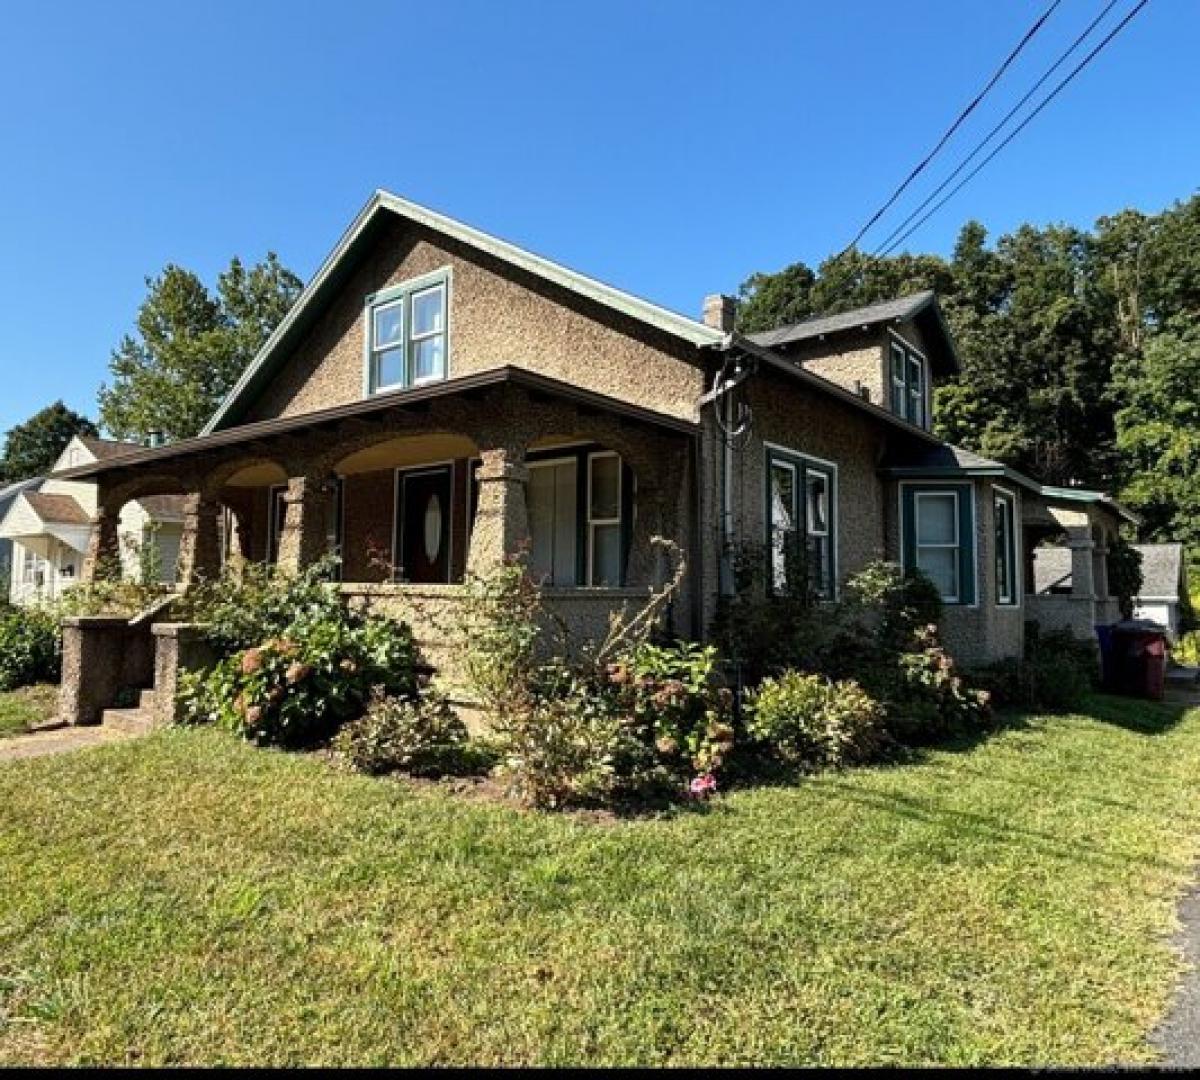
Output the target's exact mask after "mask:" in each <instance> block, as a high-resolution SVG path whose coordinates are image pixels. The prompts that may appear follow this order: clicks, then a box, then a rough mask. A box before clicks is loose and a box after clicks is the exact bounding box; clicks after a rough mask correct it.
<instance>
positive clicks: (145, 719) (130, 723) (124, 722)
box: [100, 706, 154, 735]
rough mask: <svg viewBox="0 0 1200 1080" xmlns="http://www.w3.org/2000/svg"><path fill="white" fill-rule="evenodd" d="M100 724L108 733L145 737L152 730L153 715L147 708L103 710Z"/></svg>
mask: <svg viewBox="0 0 1200 1080" xmlns="http://www.w3.org/2000/svg"><path fill="white" fill-rule="evenodd" d="M100 723H101V725H102V726H104V727H106V728H107V729H108V730H109V731H119V732H121V733H122V734H125V735H147V734H149V733H150V732H151V731H153V730H154V713H153V712H151V711H150V709H148V708H144V707H142V706H138V707H137V708H136V709H105V710H104V712H103V713H102V714H101V718H100Z"/></svg>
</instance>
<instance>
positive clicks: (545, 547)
mask: <svg viewBox="0 0 1200 1080" xmlns="http://www.w3.org/2000/svg"><path fill="white" fill-rule="evenodd" d="M578 477H579V461H578V459H577V458H575V457H564V458H550V459H548V460H545V461H531V462H529V483H528V486H527V487H526V502H527V504H528V513H529V547H530V551H529V573H530V576H531V577H532V578H533V580H534V581H536V582H537V583H538V584H539V585H552V586H558V587H570V586H572V585H576V584H578V582H579V570H578V566H579V564H578V558H579V551H578V546H579V514H578V502H579V499H578V490H579V488H578Z"/></svg>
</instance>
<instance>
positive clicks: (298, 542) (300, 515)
mask: <svg viewBox="0 0 1200 1080" xmlns="http://www.w3.org/2000/svg"><path fill="white" fill-rule="evenodd" d="M283 501H284V505H285V506H286V507H287V512H286V515H285V517H284V519H283V534H282V535H281V536H280V538H279V559H278V566H279V568H280V569H281V570H284V571H286V572H288V573H291V574H298V573H299V572H300V571H301V570H303V569H304V568H305V567H306V566H311V565H312V564H313V563H315V562H316V561H317V560H318V559H320V558H321V557H322V556H323V555H324V554H325V553H326V546H327V542H328V522H327V521H326V518H327V516H328V510H329V489H328V486H327V484H326V482H325V477H324V476H317V475H313V474H302V475H299V476H293V477H291V478H290V479H289V480H288V489H287V493H286V494H285V495H284V497H283Z"/></svg>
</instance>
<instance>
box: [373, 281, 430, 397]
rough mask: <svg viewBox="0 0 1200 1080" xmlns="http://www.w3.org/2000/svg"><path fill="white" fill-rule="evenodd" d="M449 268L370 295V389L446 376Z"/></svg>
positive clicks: (400, 385)
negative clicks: (446, 271)
mask: <svg viewBox="0 0 1200 1080" xmlns="http://www.w3.org/2000/svg"><path fill="white" fill-rule="evenodd" d="M449 293H450V280H449V275H448V274H447V273H439V274H434V275H431V276H429V277H424V278H420V279H418V280H416V281H410V282H405V283H404V284H403V285H397V286H396V287H395V288H391V289H385V290H384V291H383V292H381V293H377V294H376V295H374V296H372V297H368V299H367V307H368V315H369V318H368V320H367V325H368V328H369V340H368V342H367V378H366V384H367V385H366V388H367V393H369V394H376V393H379V392H381V391H383V390H398V389H401V388H403V387H406V386H420V385H421V384H422V383H427V382H435V381H437V380H439V379H444V378H445V377H446V367H447V364H446V359H447V354H448V352H449V349H448V342H447V321H448V320H447V308H448V297H449Z"/></svg>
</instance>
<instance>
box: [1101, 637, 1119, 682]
mask: <svg viewBox="0 0 1200 1080" xmlns="http://www.w3.org/2000/svg"><path fill="white" fill-rule="evenodd" d="M1096 639H1097V640H1098V641H1099V642H1100V684H1101V685H1102V686H1103V687H1104V689H1105V690H1115V689H1116V688H1117V664H1116V652H1115V649H1114V646H1115V642H1114V640H1113V627H1112V626H1097V627H1096Z"/></svg>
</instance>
